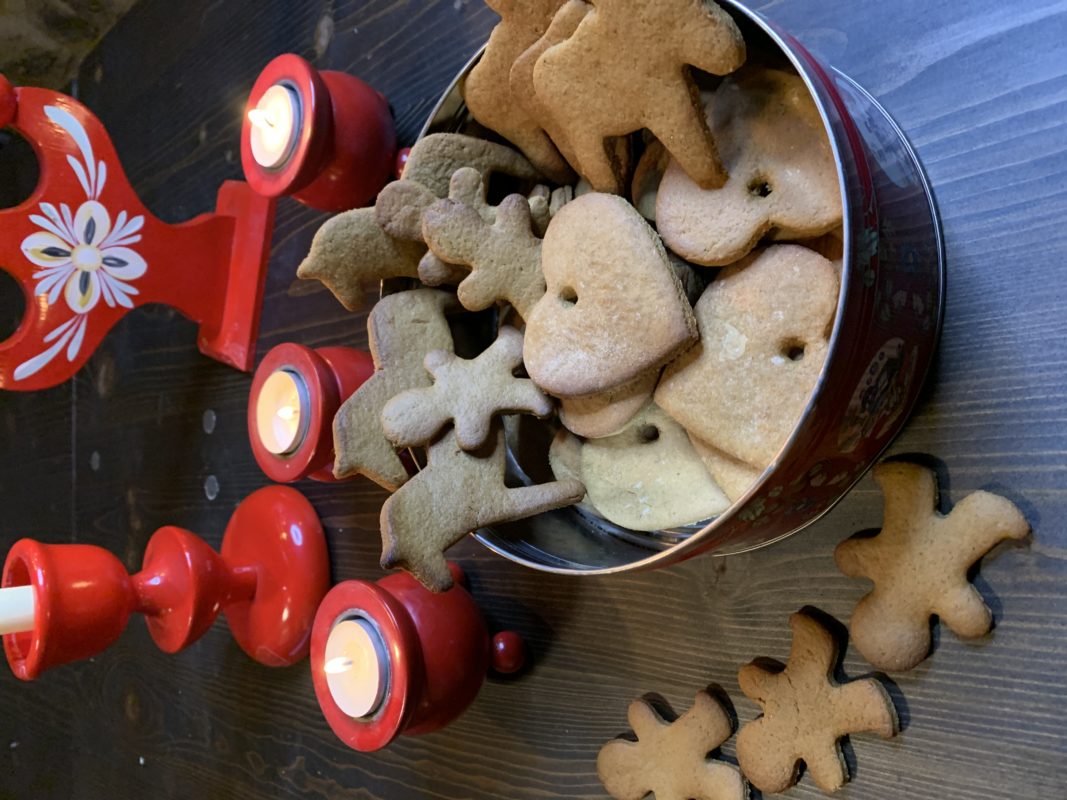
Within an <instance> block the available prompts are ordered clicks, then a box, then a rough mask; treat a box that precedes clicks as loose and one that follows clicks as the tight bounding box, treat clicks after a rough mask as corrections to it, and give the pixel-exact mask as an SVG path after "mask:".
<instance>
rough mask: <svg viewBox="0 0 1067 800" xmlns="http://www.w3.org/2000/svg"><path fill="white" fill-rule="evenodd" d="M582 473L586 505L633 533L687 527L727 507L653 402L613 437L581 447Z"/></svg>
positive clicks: (684, 441)
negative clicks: (587, 501)
mask: <svg viewBox="0 0 1067 800" xmlns="http://www.w3.org/2000/svg"><path fill="white" fill-rule="evenodd" d="M581 474H582V480H583V481H584V483H585V487H586V490H587V491H588V493H589V502H590V503H592V504H593V506H595V507H596V509H597V510H598V511H599V512H600V513H601V514H602V515H603V516H604V517H605V518H607V519H609V520H611V521H612V522H614V523H615V524H616V525H621V526H623V527H624V528H630V529H632V530H637V531H656V530H662V529H664V528H673V527H675V526H677V525H686V524H688V523H691V522H697V521H699V520H704V519H708V518H709V517H713V516H715V515H716V514H718V513H720V512H722V511H723V510H724V509H725V508H727V507H728V506H729V505H730V501H729V500H728V499H727V498H726V496H725V495H724V494H723V493H722V490H721V489H719V487H718V486H716V484H715V481H713V480H712V479H711V476H710V475H709V474H708V471H707V470H706V469H705V468H704V463H703V462H702V461H701V460H700V456H698V455H697V454H696V451H695V450H693V446H692V445H691V444H690V443H689V437H688V436H687V435H686V432H685V430H684V429H683V428H682V427H681V426H680V425H679V424H678V423H677V422H675V421H674V420H672V419H671V418H670V417H668V416H667V415H666V414H665V413H663V411H662V410H661V409H660V408H658V407H657V406H656V405H655V404H649V405H648V406H647V407H646V408H645V410H644V411H642V412H641V413H640V414H638V415H637V416H636V417H634V419H633V421H632V422H631V423H630V424H629V425H628V426H627V427H626V428H625V430H623V431H621V432H620V433H618V434H616V435H615V436H609V437H606V438H604V439H591V440H589V441H587V442H586V443H585V444H584V445H582V472H581Z"/></svg>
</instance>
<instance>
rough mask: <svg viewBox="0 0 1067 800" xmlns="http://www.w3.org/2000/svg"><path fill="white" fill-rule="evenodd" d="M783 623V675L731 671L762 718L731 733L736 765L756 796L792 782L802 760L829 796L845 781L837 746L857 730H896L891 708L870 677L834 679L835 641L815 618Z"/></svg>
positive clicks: (754, 668) (754, 669) (758, 669)
mask: <svg viewBox="0 0 1067 800" xmlns="http://www.w3.org/2000/svg"><path fill="white" fill-rule="evenodd" d="M789 625H790V627H791V628H792V629H793V647H792V650H791V651H790V653H789V663H788V664H787V665H786V667H785V669H784V670H783V671H781V672H773V671H770V670H768V669H766V668H765V667H764V666H762V665H760V664H758V663H757V662H753V663H751V664H748V665H746V666H744V667H742V668H741V671H740V672H739V673H738V676H737V680H738V682H739V683H740V684H741V691H742V692H744V693H745V695H746V696H747V697H748V698H749V699H751V700H754V701H756V702H757V703H759V705H760V706H761V707H762V709H763V716H762V717H760V718H758V719H756V720H754V721H752V722H749V723H748V724H746V725H745V726H744V727H742V728H741V731H740V732H739V733H738V734H737V760H738V763H740V765H741V771H742V772H743V773H744V774H745V777H746V778H748V779H749V781H751V782H752V785H753V786H755V787H756V788H758V789H759V790H760V791H762V792H771V793H776V792H783V791H785V790H786V789H788V788H789V787H790V786H792V785H793V784H795V783H796V782H797V779H798V777H799V774H800V762H802V761H803V762H804V764H806V765H807V767H808V771H809V772H810V773H811V777H812V779H813V780H814V781H815V783H816V784H817V785H818V786H819V788H820V789H822V790H823V791H827V792H832V791H835V790H837V789H839V788H841V787H842V786H843V785H844V784H845V781H846V780H847V779H848V775H847V771H846V765H845V757H844V755H843V754H842V752H841V746H840V745H839V744H838V740H839V739H842V738H843V737H845V736H848V735H849V734H852V733H863V732H870V733H876V734H878V735H879V736H881V737H883V738H886V739H888V738H889V737H891V736H893V735H894V734H895V733H896V732H897V714H896V710H895V709H894V707H893V701H892V700H891V699H890V697H889V694H888V692H886V690H885V688H884V687H883V686H882V684H881V683H880V682H878V681H877V680H875V679H874V678H861V679H859V680H855V681H849V682H848V683H845V684H838V683H837V682H836V681H835V680H834V677H833V672H834V667H835V665H836V663H837V656H838V647H837V642H835V641H834V637H833V636H832V635H831V633H830V631H828V630H827V629H826V628H824V627H823V625H822V624H821V623H820V622H819V621H818V620H816V619H815V618H814V617H812V616H810V615H808V614H806V613H804V612H801V613H799V614H793V615H792V616H791V617H790V618H789Z"/></svg>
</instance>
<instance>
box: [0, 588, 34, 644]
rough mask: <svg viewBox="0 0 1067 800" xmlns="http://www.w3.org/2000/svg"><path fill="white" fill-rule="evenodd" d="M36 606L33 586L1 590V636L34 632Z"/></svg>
mask: <svg viewBox="0 0 1067 800" xmlns="http://www.w3.org/2000/svg"><path fill="white" fill-rule="evenodd" d="M36 604H37V597H36V594H35V590H34V588H33V587H32V586H12V587H11V588H9V589H0V635H7V634H9V633H24V632H26V631H32V630H33V615H34V607H35V606H36Z"/></svg>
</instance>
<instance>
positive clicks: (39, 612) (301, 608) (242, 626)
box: [2, 486, 330, 680]
mask: <svg viewBox="0 0 1067 800" xmlns="http://www.w3.org/2000/svg"><path fill="white" fill-rule="evenodd" d="M329 573H330V570H329V561H328V556H327V552H326V538H325V536H324V534H323V531H322V525H321V523H320V522H319V519H318V516H317V515H316V514H315V510H314V509H313V508H312V507H311V504H310V503H309V502H308V501H307V500H306V499H305V498H304V496H303V495H301V494H300V493H299V492H297V491H296V490H295V489H291V488H288V487H285V486H268V487H265V488H263V489H260V490H258V491H256V492H253V493H252V494H251V495H249V496H248V497H247V498H245V500H244V502H242V503H241V504H240V505H239V506H238V507H237V509H236V510H235V511H234V513H233V516H232V517H231V518H230V522H229V525H227V527H226V533H225V535H224V536H223V539H222V550H221V554H219V553H216V552H215V551H214V550H212V549H211V547H209V546H208V545H207V543H206V542H204V541H203V539H200V538H199V537H197V536H196V535H194V534H192V533H190V532H189V531H186V530H183V529H182V528H175V527H171V526H168V527H164V528H160V529H159V530H157V531H156V532H155V533H154V534H153V535H152V538H151V539H150V540H149V542H148V547H147V549H146V550H145V555H144V561H143V564H142V568H141V571H140V572H138V573H137V574H136V575H132V576H131V575H128V574H127V572H126V569H125V567H124V566H123V564H122V562H121V561H119V560H118V559H117V558H116V557H115V556H113V555H112V554H111V553H109V552H108V551H107V550H104V549H103V548H101V547H95V546H92V545H84V544H58V545H48V544H42V543H40V542H36V541H33V540H32V539H21V540H20V541H18V542H16V543H15V545H14V546H13V547H12V548H11V550H10V551H9V552H8V555H7V560H6V561H5V563H4V572H3V586H4V589H3V590H2V591H5V592H6V591H10V590H11V589H12V588H13V587H22V586H31V587H33V606H34V609H33V614H32V619H33V625H32V628H31V629H30V630H25V631H22V632H18V633H8V634H7V635H5V636H4V637H3V641H4V652H5V653H6V655H7V660H8V664H9V665H10V666H11V670H12V672H14V673H15V675H16V676H17V677H19V678H21V679H22V680H34V679H35V678H37V677H38V676H39V675H40V674H41V673H42V672H43V671H44V670H46V669H50V668H52V667H56V666H59V665H60V664H66V663H68V662H71V661H76V660H78V659H82V658H87V657H89V656H92V655H95V654H97V653H99V652H101V651H103V650H105V649H106V648H107V647H108V646H109V645H110V644H111V643H112V642H114V641H115V639H117V638H118V636H119V634H121V633H122V631H123V630H124V629H125V628H126V623H127V621H128V620H129V617H130V614H132V613H134V612H136V613H140V614H144V615H145V619H146V621H147V623H148V631H149V633H150V634H151V635H152V638H153V640H155V642H156V644H157V645H158V646H159V648H160V649H161V650H163V651H164V652H167V653H175V652H177V651H179V650H181V649H183V648H184V647H187V646H188V645H189V644H190V643H192V642H194V641H196V639H198V638H199V637H200V636H202V635H203V634H204V632H205V631H206V630H207V629H208V628H209V627H211V623H212V622H213V621H214V619H215V617H216V616H217V615H218V613H219V611H220V610H222V611H223V612H224V613H225V614H226V619H227V621H228V622H229V625H230V631H231V632H232V633H233V636H234V638H235V639H236V640H237V643H238V644H239V645H240V646H241V649H242V650H244V651H245V652H246V653H248V655H249V656H251V657H252V658H254V659H255V660H256V661H259V662H260V663H262V664H266V665H268V666H287V665H289V664H293V663H295V662H296V661H299V660H300V659H302V658H303V657H304V656H306V655H307V652H308V645H309V636H310V633H311V624H312V621H313V619H314V615H315V609H316V608H317V607H318V605H319V602H320V601H321V599H322V598H323V596H324V595H325V594H326V590H327V589H328V588H329Z"/></svg>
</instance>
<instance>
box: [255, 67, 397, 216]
mask: <svg viewBox="0 0 1067 800" xmlns="http://www.w3.org/2000/svg"><path fill="white" fill-rule="evenodd" d="M275 85H281V86H285V87H287V88H289V89H291V90H292V91H293V92H295V93H296V96H297V97H298V98H299V103H300V109H301V114H300V117H299V125H300V127H299V132H298V134H297V137H296V141H295V144H294V147H293V150H292V152H291V153H290V155H289V157H288V158H287V159H286V160H285V162H284V163H282V164H280V165H279V166H277V167H276V168H271V167H265V166H263V165H261V164H260V163H259V162H257V161H256V159H255V158H254V156H253V153H252V145H251V127H252V123H251V121H250V120H249V117H248V114H247V112H248V111H250V110H252V109H254V108H256V106H257V104H258V103H259V101H260V99H261V98H262V97H263V95H264V93H265V92H266V91H267V90H268V89H270V88H271V87H272V86H275ZM245 110H246V114H245V121H244V125H243V127H242V129H241V164H242V166H243V167H244V173H245V179H246V180H247V181H248V183H249V184H250V185H251V186H252V188H253V189H255V190H256V191H257V192H259V193H260V194H262V195H264V196H266V197H280V196H282V195H291V196H292V197H293V198H295V199H296V200H299V201H300V202H301V203H304V204H305V205H308V206H311V207H312V208H317V209H319V210H321V211H346V210H348V209H351V208H359V207H361V206H365V205H367V204H368V203H370V202H371V201H372V200H373V199H374V198H375V196H376V195H377V194H378V191H379V190H380V189H381V188H382V187H383V186H385V184H386V183H387V182H388V181H389V180H390V178H391V177H392V174H393V169H394V161H395V158H396V128H395V124H394V122H393V116H392V113H391V112H390V110H389V104H388V102H387V101H386V99H385V98H384V97H383V96H382V95H381V94H379V93H378V92H376V91H374V89H372V88H371V87H369V86H368V85H367V84H365V83H364V82H363V81H361V80H359V79H358V78H356V77H353V76H352V75H348V74H346V73H343V72H331V71H323V72H319V71H318V70H316V69H315V68H314V67H312V66H311V64H309V63H308V62H307V61H305V60H304V59H303V58H301V57H300V56H298V55H295V54H292V53H287V54H285V55H281V56H278V57H277V58H275V59H274V60H273V61H271V62H270V63H269V64H267V66H266V67H264V69H263V72H261V73H260V75H259V77H258V78H257V79H256V82H255V85H254V86H253V87H252V92H251V93H250V94H249V96H248V103H247V105H246V109H245Z"/></svg>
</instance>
